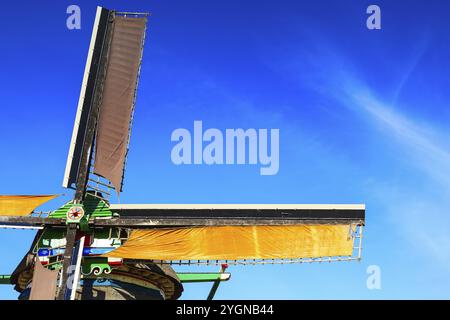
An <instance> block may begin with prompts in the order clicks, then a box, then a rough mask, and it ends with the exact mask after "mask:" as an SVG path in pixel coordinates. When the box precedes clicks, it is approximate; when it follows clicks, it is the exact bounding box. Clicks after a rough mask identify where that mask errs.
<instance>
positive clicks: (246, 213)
mask: <svg viewBox="0 0 450 320" xmlns="http://www.w3.org/2000/svg"><path fill="white" fill-rule="evenodd" d="M147 18H148V14H146V13H135V12H118V11H114V10H108V9H106V8H102V7H98V8H97V13H96V18H95V22H94V28H93V33H92V37H91V43H90V47H89V52H88V58H87V63H86V68H85V73H84V77H83V83H82V88H81V93H80V99H79V103H78V108H77V114H76V118H75V125H74V129H73V134H72V139H71V142H70V148H69V155H68V159H67V165H66V170H65V174H64V180H63V186H64V187H65V188H69V189H73V190H74V196H73V199H72V200H71V201H69V202H67V203H66V204H64V205H63V206H62V207H60V208H57V209H56V210H53V211H51V212H48V213H38V212H36V211H34V210H35V208H37V207H38V206H39V205H41V204H43V203H45V202H47V201H50V200H52V199H53V198H55V197H56V195H39V196H0V225H1V227H4V228H16V229H20V228H32V229H38V232H37V234H36V237H35V239H34V241H33V243H32V244H31V247H30V250H29V251H28V253H27V254H26V255H25V257H24V258H23V259H22V261H21V262H20V263H19V265H18V266H17V267H16V269H15V270H14V272H13V273H12V275H5V276H0V283H3V284H13V285H15V289H16V290H17V291H19V292H20V296H19V298H21V299H55V298H57V299H60V300H63V299H65V300H74V299H176V298H178V297H179V296H180V295H181V293H182V291H183V283H186V282H211V283H212V288H211V291H210V293H209V295H208V299H212V298H213V297H214V294H215V292H216V290H217V288H218V286H219V284H220V282H221V281H226V280H228V279H230V274H229V273H227V272H225V271H226V269H227V267H228V266H229V265H255V264H272V263H273V264H277V263H309V262H325V261H326V262H333V261H351V260H359V259H361V250H362V229H363V226H364V223H365V206H364V205H357V204H351V205H343V204H341V205H319V204H316V205H306V204H303V205H302V204H289V205H287V204H245V205H243V204H240V205H233V204H216V205H207V204H186V205H184V204H143V205H141V204H111V203H110V200H109V199H110V196H111V195H112V194H113V193H116V194H120V192H122V191H123V190H122V186H123V178H124V173H125V163H126V157H127V153H128V144H129V139H130V133H131V124H132V120H133V111H134V107H135V101H136V93H137V87H138V79H139V73H140V65H141V61H142V51H143V45H144V41H145V33H146V24H147ZM176 265H211V266H220V267H221V269H220V271H219V272H211V273H181V272H179V273H176V272H175V271H174V269H173V268H175V267H174V266H176Z"/></svg>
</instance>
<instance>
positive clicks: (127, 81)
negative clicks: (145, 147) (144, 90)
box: [94, 15, 147, 192]
mask: <svg viewBox="0 0 450 320" xmlns="http://www.w3.org/2000/svg"><path fill="white" fill-rule="evenodd" d="M114 19H115V20H114V29H113V34H112V38H111V44H110V49H109V58H108V67H107V72H106V79H105V82H104V88H103V93H102V101H101V105H100V113H99V120H98V124H97V126H98V127H97V136H96V148H95V163H94V172H95V173H96V174H98V175H100V176H102V177H105V178H106V179H108V180H109V181H111V183H112V184H113V185H114V188H115V189H116V190H117V192H120V191H121V185H122V179H123V170H124V162H125V158H126V155H127V149H128V138H129V130H130V122H131V117H132V114H133V108H134V100H135V90H136V86H137V78H138V73H139V68H140V63H141V58H142V57H141V55H142V44H143V39H144V33H145V27H146V22H147V18H146V17H143V18H142V17H141V18H135V17H125V16H119V15H118V16H115V18H114Z"/></svg>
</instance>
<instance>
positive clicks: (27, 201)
mask: <svg viewBox="0 0 450 320" xmlns="http://www.w3.org/2000/svg"><path fill="white" fill-rule="evenodd" d="M57 196H58V195H54V194H52V195H39V196H28V195H27V196H25V195H21V196H10V195H0V216H26V215H29V214H30V213H32V212H33V210H34V209H36V208H37V207H39V206H40V205H42V204H44V203H46V202H47V201H50V200H52V199H54V198H56V197H57Z"/></svg>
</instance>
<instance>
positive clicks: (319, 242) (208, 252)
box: [105, 224, 353, 261]
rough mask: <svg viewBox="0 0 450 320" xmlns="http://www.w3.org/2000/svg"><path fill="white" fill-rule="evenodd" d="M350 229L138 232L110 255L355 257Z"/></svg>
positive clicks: (289, 227)
mask: <svg viewBox="0 0 450 320" xmlns="http://www.w3.org/2000/svg"><path fill="white" fill-rule="evenodd" d="M350 228H351V226H350V225H349V224H346V225H276V226H268V225H258V226H206V227H181V228H180V227H178V228H157V229H151V230H133V231H132V232H131V235H130V237H129V239H128V241H127V242H126V243H125V244H124V245H122V246H121V247H119V248H117V249H116V250H114V251H111V252H109V253H108V254H106V255H105V256H107V257H116V258H124V259H150V260H169V261H170V260H241V259H294V258H316V257H329V256H351V255H352V252H353V238H351V236H350Z"/></svg>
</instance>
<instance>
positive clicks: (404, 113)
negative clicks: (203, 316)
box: [0, 0, 450, 299]
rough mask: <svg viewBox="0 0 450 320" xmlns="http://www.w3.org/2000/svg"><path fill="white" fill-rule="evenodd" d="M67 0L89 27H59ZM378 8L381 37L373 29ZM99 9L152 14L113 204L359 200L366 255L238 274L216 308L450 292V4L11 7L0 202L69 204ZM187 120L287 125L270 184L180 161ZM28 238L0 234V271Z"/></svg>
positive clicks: (249, 169)
mask: <svg viewBox="0 0 450 320" xmlns="http://www.w3.org/2000/svg"><path fill="white" fill-rule="evenodd" d="M70 4H77V5H79V6H80V8H81V19H82V20H81V30H68V29H67V28H66V18H67V14H66V8H67V6H68V5H70ZM370 4H377V5H379V6H380V8H381V12H382V29H381V30H374V31H370V30H368V29H367V28H366V19H367V16H368V15H367V14H366V13H365V12H366V8H367V6H368V5H370ZM96 5H103V6H105V7H108V8H113V9H117V10H122V11H150V12H152V16H151V17H150V20H149V25H148V33H147V42H146V45H145V50H144V60H143V65H142V71H141V79H140V86H139V93H138V100H137V106H136V113H135V121H134V126H133V135H132V139H131V145H130V149H131V150H130V154H129V158H128V161H127V163H128V166H127V171H126V177H125V185H124V192H123V194H122V195H121V202H123V203H365V204H366V208H367V212H366V215H367V221H366V222H367V226H366V228H365V231H364V235H365V236H364V249H363V260H362V261H361V262H360V263H357V262H351V263H334V264H308V265H306V264H305V265H277V266H246V267H230V269H229V271H230V272H231V273H232V279H231V281H230V282H227V283H224V284H223V285H221V287H220V289H219V291H218V293H217V298H223V299H231V298H232V299H252V298H257V299H258V298H260V299H270V298H274V299H312V298H323V299H346V298H354V299H396V298H407V299H408V298H425V299H430V298H447V299H448V298H450V296H449V291H448V287H449V285H450V280H449V279H450V250H449V249H450V248H449V245H450V217H449V208H450V200H449V199H450V142H449V141H450V140H449V137H450V128H449V126H448V123H449V121H450V108H448V106H449V103H450V90H448V88H449V87H450V72H449V71H450V59H449V56H450V34H449V33H448V30H449V27H450V20H449V19H448V15H449V14H450V2H448V1H445V0H442V1H437V0H434V1H395V2H394V1H373V2H369V1H359V0H358V1H357V0H352V1H350V0H347V1H325V0H322V1H245V2H244V1H189V2H186V1H145V2H144V1H127V2H126V3H125V2H123V1H74V2H68V1H48V0H43V1H39V3H36V2H35V1H33V2H31V1H28V2H27V1H15V2H8V3H4V4H3V5H2V10H1V11H0V35H1V40H2V43H3V44H4V45H3V47H2V50H0V68H1V73H0V85H1V90H0V94H1V98H2V99H1V101H2V106H1V110H2V117H0V137H1V139H0V150H1V154H2V157H0V168H2V169H1V170H0V194H48V193H64V194H65V196H63V197H61V198H59V199H56V200H53V201H52V202H51V203H49V204H48V205H46V206H45V207H44V208H43V209H53V208H56V207H58V206H59V205H61V204H63V203H64V202H65V201H66V200H67V199H69V198H70V197H71V196H72V194H71V191H68V190H65V189H63V188H62V187H61V182H62V178H63V172H64V167H65V162H66V157H67V151H68V147H69V141H70V136H71V133H72V125H73V120H74V117H75V112H76V105H77V101H78V95H79V91H80V85H81V80H82V75H83V70H84V65H85V60H86V53H87V49H88V46H89V39H90V35H91V30H92V24H93V20H94V16H95V7H96ZM19 12H20V18H18V15H17V14H15V13H19ZM194 120H202V121H203V126H204V127H205V128H211V127H214V128H219V129H222V130H225V129H226V128H279V129H280V170H279V172H278V174H277V175H274V176H261V175H259V166H252V165H245V166H237V165H234V166H207V165H202V166H193V165H192V166H186V165H185V166H175V165H174V164H172V162H171V159H170V151H171V148H172V147H173V143H172V142H171V141H170V135H171V133H172V131H173V130H174V129H176V128H188V129H191V130H192V126H193V121H194ZM32 238H33V232H31V231H11V230H1V232H0V256H1V258H0V274H8V273H10V272H11V271H12V270H13V269H14V267H15V265H16V264H17V263H18V262H19V261H20V259H21V258H22V256H23V254H24V253H25V252H26V250H27V249H28V247H29V245H30V241H31V239H32ZM370 265H377V266H379V267H380V270H381V285H382V287H381V289H380V290H369V289H368V288H367V286H366V280H367V277H368V275H367V273H366V270H367V268H368V267H369V266H370ZM190 270H200V269H197V268H192V269H190ZM201 270H204V268H202V269H201ZM208 270H214V268H208ZM208 290H209V285H188V286H186V287H185V293H184V295H183V298H186V299H193V298H199V299H203V298H205V297H206V295H207V293H208ZM16 297H17V293H16V292H14V291H13V289H12V288H11V287H8V286H0V298H2V299H15V298H16Z"/></svg>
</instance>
